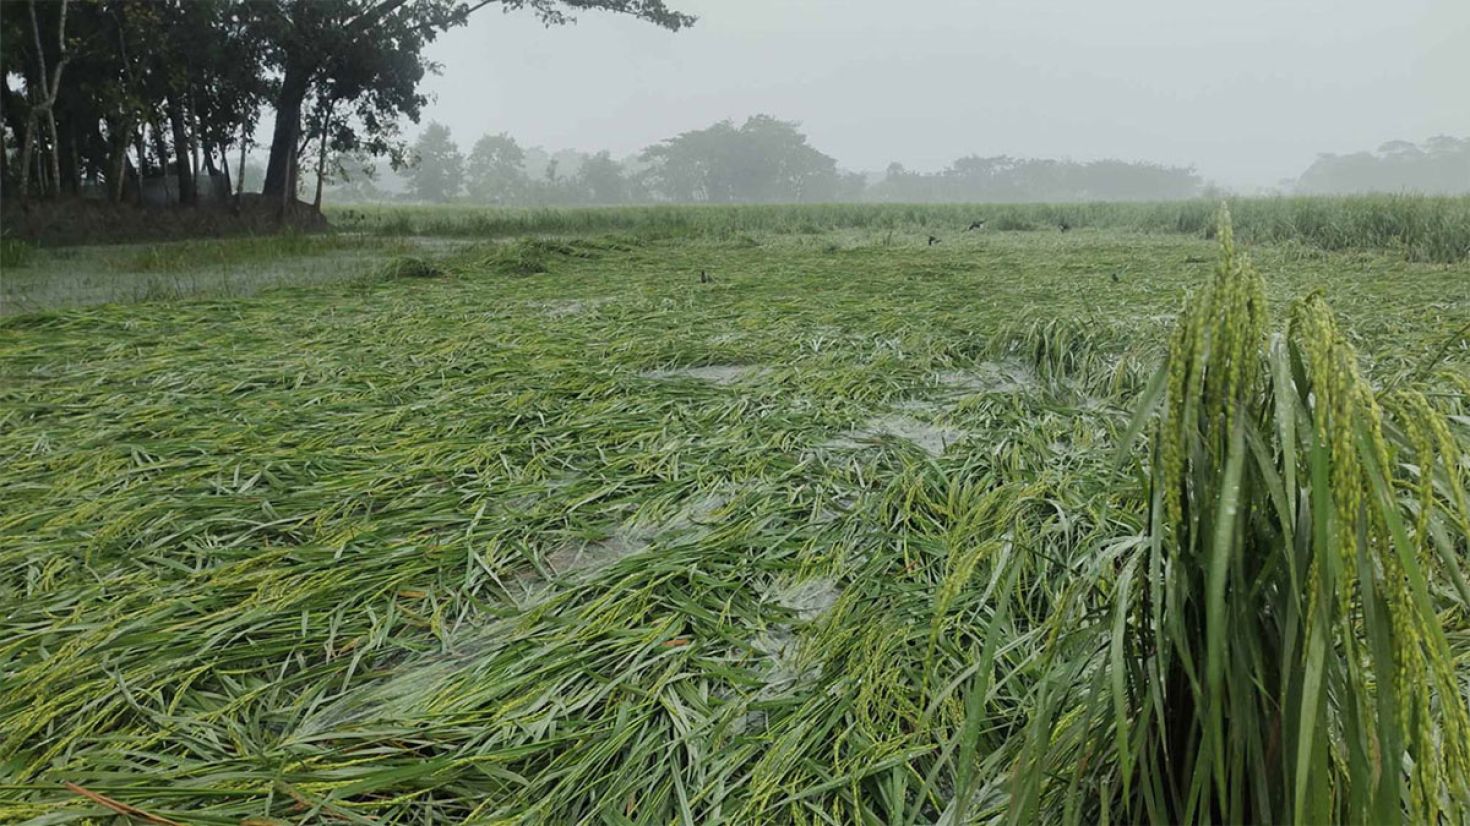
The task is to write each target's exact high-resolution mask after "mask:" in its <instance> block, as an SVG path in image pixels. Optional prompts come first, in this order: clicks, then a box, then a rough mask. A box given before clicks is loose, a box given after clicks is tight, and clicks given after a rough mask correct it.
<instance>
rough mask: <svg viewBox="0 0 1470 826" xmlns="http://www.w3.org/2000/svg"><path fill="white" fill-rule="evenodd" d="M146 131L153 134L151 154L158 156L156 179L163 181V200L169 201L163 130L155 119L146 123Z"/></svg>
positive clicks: (165, 146)
mask: <svg viewBox="0 0 1470 826" xmlns="http://www.w3.org/2000/svg"><path fill="white" fill-rule="evenodd" d="M148 131H149V132H151V133H152V134H153V154H154V155H155V156H157V158H158V180H159V181H161V182H163V202H164V204H167V203H168V201H169V194H170V193H169V186H168V143H167V142H166V141H165V140H164V138H163V130H162V129H160V128H159V127H158V121H157V120H155V121H153V122H152V123H150V124H149V125H148Z"/></svg>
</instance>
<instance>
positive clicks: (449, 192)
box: [408, 122, 464, 203]
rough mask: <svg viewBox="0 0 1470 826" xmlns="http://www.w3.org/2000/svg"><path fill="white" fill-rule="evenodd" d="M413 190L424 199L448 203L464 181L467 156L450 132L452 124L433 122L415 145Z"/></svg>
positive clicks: (410, 187)
mask: <svg viewBox="0 0 1470 826" xmlns="http://www.w3.org/2000/svg"><path fill="white" fill-rule="evenodd" d="M413 156H414V159H413V165H412V166H411V167H410V169H409V176H408V183H409V191H410V192H412V193H413V195H414V197H416V198H418V199H419V200H420V201H430V202H437V203H444V202H445V201H449V200H451V199H453V198H454V197H455V196H457V195H458V194H459V191H460V188H461V187H462V186H463V185H464V156H463V155H461V154H460V153H459V146H458V145H457V144H456V143H455V142H454V139H453V138H451V137H450V135H449V127H447V126H445V125H443V124H441V123H434V122H430V123H429V125H428V127H427V128H425V129H424V132H423V134H422V135H420V136H419V139H418V140H417V141H416V142H415V143H414V145H413Z"/></svg>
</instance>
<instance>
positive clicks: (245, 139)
mask: <svg viewBox="0 0 1470 826" xmlns="http://www.w3.org/2000/svg"><path fill="white" fill-rule="evenodd" d="M249 145H250V134H249V133H248V132H247V131H246V130H245V124H243V123H242V124H240V182H239V183H237V184H235V210H236V211H239V209H240V196H241V195H244V194H245V148H246V147H248V146H249Z"/></svg>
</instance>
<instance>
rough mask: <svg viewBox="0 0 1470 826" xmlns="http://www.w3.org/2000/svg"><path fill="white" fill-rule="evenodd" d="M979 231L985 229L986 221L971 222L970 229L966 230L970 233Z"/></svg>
mask: <svg viewBox="0 0 1470 826" xmlns="http://www.w3.org/2000/svg"><path fill="white" fill-rule="evenodd" d="M977 229H985V222H984V221H971V222H970V228H969V229H967V230H965V232H970V231H972V230H977Z"/></svg>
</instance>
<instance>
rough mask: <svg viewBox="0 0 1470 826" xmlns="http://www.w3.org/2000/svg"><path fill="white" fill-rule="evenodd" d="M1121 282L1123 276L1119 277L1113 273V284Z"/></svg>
mask: <svg viewBox="0 0 1470 826" xmlns="http://www.w3.org/2000/svg"><path fill="white" fill-rule="evenodd" d="M1122 280H1123V276H1121V275H1119V274H1118V273H1116V272H1115V273H1113V283H1114V284H1116V283H1118V282H1119V281H1122Z"/></svg>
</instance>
